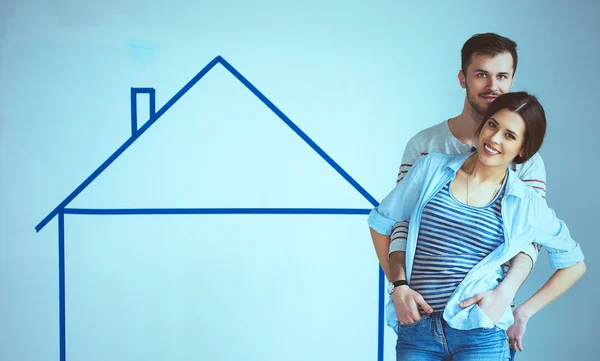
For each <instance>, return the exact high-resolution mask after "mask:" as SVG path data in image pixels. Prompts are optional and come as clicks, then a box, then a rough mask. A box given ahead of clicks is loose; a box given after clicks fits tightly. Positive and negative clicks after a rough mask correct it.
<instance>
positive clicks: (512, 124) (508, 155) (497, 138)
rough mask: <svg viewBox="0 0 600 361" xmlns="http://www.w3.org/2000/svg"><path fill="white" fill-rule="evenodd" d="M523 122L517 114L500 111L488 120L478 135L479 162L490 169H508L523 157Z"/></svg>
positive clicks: (506, 110) (504, 110)
mask: <svg viewBox="0 0 600 361" xmlns="http://www.w3.org/2000/svg"><path fill="white" fill-rule="evenodd" d="M524 141H525V121H524V120H523V118H521V116H520V115H519V114H517V113H513V112H512V111H510V110H508V109H501V110H499V111H498V112H496V113H494V115H492V116H491V117H490V119H488V120H487V121H486V122H485V124H484V125H483V128H481V133H479V151H478V152H477V153H478V157H479V161H480V162H481V163H483V164H485V165H487V166H490V167H500V166H502V167H508V166H509V165H510V163H512V161H513V160H514V159H515V157H516V156H518V155H521V156H523V145H524Z"/></svg>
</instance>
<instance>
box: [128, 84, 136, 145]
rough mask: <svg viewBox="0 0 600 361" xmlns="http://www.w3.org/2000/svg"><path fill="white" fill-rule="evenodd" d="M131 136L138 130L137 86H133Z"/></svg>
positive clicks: (131, 95)
mask: <svg viewBox="0 0 600 361" xmlns="http://www.w3.org/2000/svg"><path fill="white" fill-rule="evenodd" d="M130 97H131V136H133V135H134V134H135V133H136V132H137V93H136V91H135V88H131V91H130Z"/></svg>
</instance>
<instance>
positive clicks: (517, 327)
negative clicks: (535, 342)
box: [506, 309, 529, 352]
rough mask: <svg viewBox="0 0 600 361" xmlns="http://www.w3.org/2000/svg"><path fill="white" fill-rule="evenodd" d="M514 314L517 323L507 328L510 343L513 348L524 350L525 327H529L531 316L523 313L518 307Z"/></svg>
mask: <svg viewBox="0 0 600 361" xmlns="http://www.w3.org/2000/svg"><path fill="white" fill-rule="evenodd" d="M514 316H515V323H513V324H512V326H510V327H509V328H508V330H506V334H507V335H508V345H509V346H510V348H512V349H516V350H519V351H521V352H523V335H524V334H525V329H527V321H529V317H527V316H525V315H523V314H521V313H520V312H519V310H518V309H517V310H515V312H514Z"/></svg>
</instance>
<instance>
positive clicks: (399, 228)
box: [373, 138, 420, 282]
mask: <svg viewBox="0 0 600 361" xmlns="http://www.w3.org/2000/svg"><path fill="white" fill-rule="evenodd" d="M419 156H420V152H419V151H418V150H417V146H416V141H415V139H414V138H412V139H410V140H409V141H408V143H407V145H406V148H404V153H403V154H402V162H401V164H400V167H399V170H398V176H397V178H396V184H398V183H400V182H401V181H402V180H403V179H404V177H405V176H406V174H407V173H408V171H409V170H410V168H411V167H412V166H413V164H414V162H415V161H416V160H417V159H418V158H419ZM407 234H408V220H405V221H401V222H398V223H396V224H395V225H394V226H393V228H392V234H391V237H387V238H386V239H379V238H377V239H376V238H373V246H374V247H375V253H376V254H377V259H378V260H379V264H380V265H381V269H382V270H383V273H385V277H386V278H387V281H388V282H393V281H397V280H398V279H395V278H394V277H390V270H389V260H388V257H389V254H390V253H391V252H393V251H394V250H398V251H403V252H404V251H406V236H407ZM391 244H393V245H395V247H391V248H390V245H391ZM403 269H404V267H403ZM402 279H404V278H402Z"/></svg>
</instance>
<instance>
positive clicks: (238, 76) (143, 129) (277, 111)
mask: <svg viewBox="0 0 600 361" xmlns="http://www.w3.org/2000/svg"><path fill="white" fill-rule="evenodd" d="M217 64H221V65H222V66H223V67H224V68H225V69H226V70H227V71H228V72H229V73H231V74H232V75H233V76H234V77H235V78H236V79H237V80H238V81H239V82H240V83H242V84H243V85H244V86H245V87H246V88H247V89H248V90H250V91H251V93H252V94H254V95H255V96H256V97H257V98H258V99H259V100H260V101H261V102H262V103H264V104H265V105H266V106H267V107H268V108H269V109H270V110H271V111H272V112H273V113H274V114H275V115H276V116H277V117H278V118H279V119H281V120H282V121H283V122H284V123H285V124H286V125H287V126H288V127H289V128H290V129H291V130H293V131H294V133H295V134H296V135H297V136H298V137H300V138H301V139H302V141H304V142H305V143H306V144H307V145H308V146H310V147H311V148H312V149H313V151H315V152H316V153H317V154H318V155H319V156H320V157H321V158H322V159H323V160H325V161H326V163H327V164H328V165H329V166H331V167H332V168H333V169H334V170H335V171H336V172H337V173H339V175H341V176H342V177H343V178H344V180H345V181H346V182H347V183H348V184H350V185H351V186H352V187H353V188H354V189H355V190H356V191H357V192H358V193H359V194H360V195H361V196H362V197H364V199H366V200H367V201H368V202H369V203H370V204H372V205H373V206H376V205H377V204H378V203H377V201H376V200H375V199H374V198H373V197H372V196H371V195H370V194H369V193H368V192H367V191H366V190H365V189H364V188H363V187H362V186H360V184H358V182H356V181H355V180H354V179H353V178H352V177H351V176H350V175H349V174H348V173H347V172H346V171H345V170H344V169H343V168H342V167H341V166H339V165H338V164H337V163H336V162H335V161H334V160H333V159H332V158H331V157H330V156H329V155H328V154H327V153H325V151H324V150H323V149H322V148H321V147H319V146H318V145H317V144H316V143H315V142H314V141H313V140H312V139H311V138H310V137H308V135H307V134H306V133H304V132H303V131H302V130H301V129H300V128H299V127H298V126H297V125H296V124H295V123H293V122H292V121H291V120H290V119H289V118H288V117H287V116H286V115H285V114H284V113H283V112H282V111H281V110H280V109H279V108H277V107H276V106H275V105H274V104H273V103H272V102H271V101H270V100H269V99H267V97H266V96H264V95H263V94H262V93H261V92H260V91H259V90H258V89H257V88H256V87H254V86H253V85H252V84H251V83H250V82H249V81H248V80H247V79H246V78H245V77H244V76H243V75H241V74H240V73H239V72H238V71H237V70H236V69H235V68H234V67H233V66H232V65H231V64H229V63H228V62H227V61H226V60H225V59H223V58H222V57H221V56H217V57H216V58H214V59H213V60H212V61H211V62H210V63H208V64H207V65H206V66H205V67H204V68H203V69H202V70H201V71H200V72H198V74H196V75H195V76H194V77H193V78H192V79H191V80H190V81H189V82H188V83H187V84H186V85H185V86H184V87H183V88H181V89H180V90H179V91H178V92H177V93H176V94H175V95H174V96H173V97H172V98H171V99H170V100H169V101H168V102H167V103H166V104H165V105H164V106H163V107H162V108H161V109H159V110H158V111H157V112H155V113H154V111H153V110H152V109H151V113H150V119H149V120H148V121H147V122H146V123H144V125H143V126H141V127H140V128H139V129H138V130H135V127H134V126H133V125H132V136H131V137H130V138H129V139H128V140H127V141H125V142H124V143H123V144H122V145H121V146H120V147H119V148H118V149H117V150H116V151H115V152H114V153H113V154H112V155H111V156H110V157H109V158H108V159H107V160H106V161H104V162H103V163H102V164H101V165H100V166H99V167H98V168H97V169H96V170H95V171H94V172H93V173H92V174H91V175H90V176H88V177H87V178H86V179H85V180H84V181H83V182H82V183H81V184H80V185H79V186H78V187H77V188H76V189H75V190H74V191H73V192H71V194H69V196H67V197H66V198H65V199H64V200H63V201H62V202H61V203H60V204H59V205H58V206H56V207H55V209H54V210H52V212H50V213H49V214H48V215H47V216H46V217H45V218H44V219H43V220H42V221H41V222H40V223H39V224H38V225H37V226H36V227H35V229H36V231H38V232H39V231H40V230H41V229H43V228H44V226H45V225H46V224H47V223H48V222H49V221H50V220H52V219H53V218H54V217H55V216H56V215H57V214H59V213H60V212H61V211H62V212H64V210H65V208H66V207H67V205H68V204H69V203H70V202H72V201H73V200H74V199H75V198H76V197H77V196H78V195H79V194H80V193H81V192H83V191H84V190H85V189H86V188H87V187H88V186H89V185H90V184H91V183H92V182H93V181H94V180H95V179H96V178H97V177H98V176H99V175H100V174H102V173H103V172H104V171H105V170H106V169H107V168H108V167H109V166H110V165H111V164H112V163H113V162H114V161H115V160H116V159H117V158H119V157H120V156H121V155H122V154H123V152H124V151H125V150H127V149H128V148H129V147H130V146H131V145H132V144H133V143H134V142H135V141H136V140H137V139H139V137H140V136H141V135H142V134H144V133H145V132H146V131H147V130H148V129H149V128H150V127H151V126H152V125H153V124H154V123H155V122H156V121H157V120H158V119H160V118H161V117H162V116H163V115H164V114H165V113H166V112H167V111H168V110H169V109H170V108H171V107H172V106H173V105H174V104H175V103H176V102H177V101H179V99H181V97H182V96H183V95H184V94H186V93H187V92H188V91H189V90H190V89H191V88H192V87H193V86H194V85H195V84H196V83H197V82H198V81H199V80H200V79H202V77H204V76H205V75H206V74H207V73H208V72H209V71H210V70H211V69H213V68H214V67H215V65H217ZM150 91H151V92H152V93H153V89H151V88H148V89H144V92H150ZM133 93H134V92H133V90H132V94H133ZM152 95H153V94H152ZM132 99H134V98H132ZM151 101H152V103H151V108H153V101H154V97H153V96H152V97H151ZM132 111H134V103H133V100H132ZM132 120H133V119H132ZM138 211H139V214H164V213H175V212H174V211H173V210H164V209H156V210H147V209H141V210H138ZM71 212H72V210H71V211H70V212H69V213H71ZM99 212H102V211H101V210H99ZM180 212H182V213H186V210H180ZM210 212H213V214H214V213H220V214H228V213H251V214H256V213H288V214H289V213H291V214H294V213H295V214H298V213H300V214H306V213H313V214H327V213H335V211H332V210H323V209H320V210H319V209H316V210H312V211H311V210H307V209H296V210H290V209H262V210H261V209H238V210H231V209H229V210H219V209H213V210H208V211H207V210H202V211H198V210H196V211H193V210H188V211H187V213H210ZM356 212H357V210H342V212H341V213H348V214H356ZM338 213H339V212H338Z"/></svg>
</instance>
